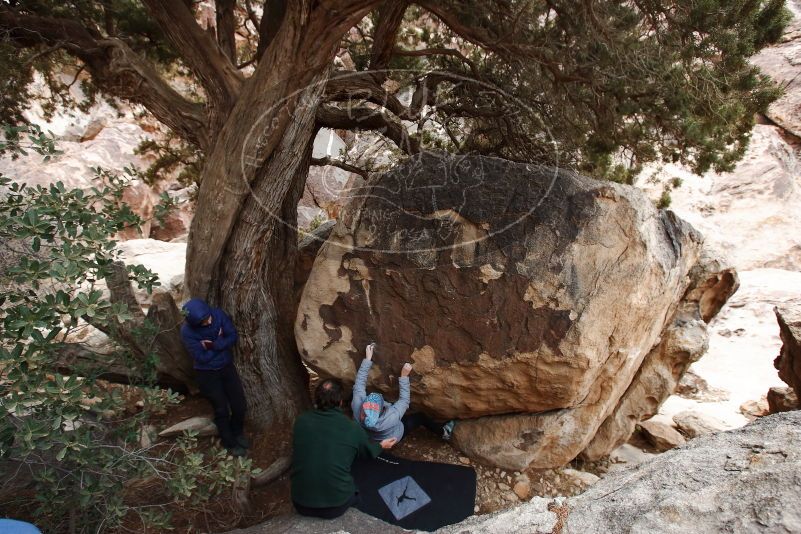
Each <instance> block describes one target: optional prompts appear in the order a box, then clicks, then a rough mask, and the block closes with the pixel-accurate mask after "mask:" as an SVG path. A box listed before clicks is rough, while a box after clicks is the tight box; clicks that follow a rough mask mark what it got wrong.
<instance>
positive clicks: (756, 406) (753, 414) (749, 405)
mask: <svg viewBox="0 0 801 534" xmlns="http://www.w3.org/2000/svg"><path fill="white" fill-rule="evenodd" d="M740 413H742V414H743V415H744V416H745V417H746V419H748V420H749V421H753V420H754V419H756V418H757V417H764V416H766V415H768V414H769V413H770V406H768V399H767V397H764V396H763V397H762V398H761V399H759V400H758V401H755V400H750V401H745V402H744V403H742V404H741V405H740Z"/></svg>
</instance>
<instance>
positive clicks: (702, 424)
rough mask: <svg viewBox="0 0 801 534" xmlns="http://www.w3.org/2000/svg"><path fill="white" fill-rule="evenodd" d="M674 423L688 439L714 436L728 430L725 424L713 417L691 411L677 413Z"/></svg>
mask: <svg viewBox="0 0 801 534" xmlns="http://www.w3.org/2000/svg"><path fill="white" fill-rule="evenodd" d="M673 421H674V422H675V423H676V426H677V427H679V430H681V431H682V432H683V433H684V435H685V436H687V437H688V438H697V437H698V436H703V435H705V434H713V433H715V432H720V431H721V430H724V429H725V428H726V426H725V424H724V423H722V422H720V421H718V420H716V419H715V418H713V417H710V416H708V415H705V414H701V413H696V412H690V411H686V412H681V413H677V414H676V415H674V416H673Z"/></svg>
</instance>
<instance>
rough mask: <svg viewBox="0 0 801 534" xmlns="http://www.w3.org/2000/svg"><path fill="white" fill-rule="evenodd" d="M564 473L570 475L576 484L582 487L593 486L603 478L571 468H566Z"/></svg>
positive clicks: (569, 477) (572, 481)
mask: <svg viewBox="0 0 801 534" xmlns="http://www.w3.org/2000/svg"><path fill="white" fill-rule="evenodd" d="M562 474H563V475H565V476H566V477H568V479H569V480H570V481H571V483H572V484H573V485H574V486H579V487H580V488H586V487H589V486H592V485H593V484H595V483H596V482H598V481H599V480H600V479H601V478H600V477H599V476H598V475H593V474H592V473H587V472H586V471H578V470H576V469H570V468H568V469H564V470H563V471H562Z"/></svg>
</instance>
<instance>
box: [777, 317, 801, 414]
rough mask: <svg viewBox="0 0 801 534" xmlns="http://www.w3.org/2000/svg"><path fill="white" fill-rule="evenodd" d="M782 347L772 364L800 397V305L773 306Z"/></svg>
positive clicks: (800, 397) (780, 376)
mask: <svg viewBox="0 0 801 534" xmlns="http://www.w3.org/2000/svg"><path fill="white" fill-rule="evenodd" d="M774 311H775V312H776V319H778V321H779V330H780V335H781V339H782V349H781V352H780V353H779V356H777V357H776V359H775V360H774V361H773V365H774V366H775V367H776V369H778V370H779V378H781V379H782V380H783V381H784V382H785V383H786V384H787V385H788V386H790V387H791V388H793V391H795V396H796V398H799V399H801V305H794V306H786V307H782V308H779V307H777V308H775V310H774Z"/></svg>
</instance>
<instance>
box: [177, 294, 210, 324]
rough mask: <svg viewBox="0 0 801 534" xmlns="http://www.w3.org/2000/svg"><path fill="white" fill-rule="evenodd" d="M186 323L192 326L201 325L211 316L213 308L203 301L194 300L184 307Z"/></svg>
mask: <svg viewBox="0 0 801 534" xmlns="http://www.w3.org/2000/svg"><path fill="white" fill-rule="evenodd" d="M183 310H184V313H185V314H186V322H187V323H189V324H190V325H192V326H198V325H200V323H201V321H203V320H204V319H206V318H207V317H208V316H209V315H211V308H210V307H209V305H208V304H206V301H205V300H203V299H192V300H190V301H188V302H187V303H186V304H184V306H183Z"/></svg>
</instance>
